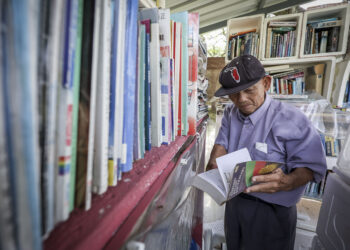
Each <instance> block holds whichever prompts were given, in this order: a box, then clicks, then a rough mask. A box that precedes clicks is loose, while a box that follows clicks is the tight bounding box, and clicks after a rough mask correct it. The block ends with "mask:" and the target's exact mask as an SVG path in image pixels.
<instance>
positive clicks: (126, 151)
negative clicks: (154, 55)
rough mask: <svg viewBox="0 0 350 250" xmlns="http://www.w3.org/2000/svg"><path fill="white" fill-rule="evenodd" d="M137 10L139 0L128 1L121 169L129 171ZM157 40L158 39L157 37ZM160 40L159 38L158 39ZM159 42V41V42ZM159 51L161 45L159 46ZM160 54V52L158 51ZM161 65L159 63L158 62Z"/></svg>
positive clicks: (131, 144)
mask: <svg viewBox="0 0 350 250" xmlns="http://www.w3.org/2000/svg"><path fill="white" fill-rule="evenodd" d="M137 11H138V0H128V1H127V12H126V17H127V19H126V31H125V35H126V36H125V61H124V63H125V81H124V84H125V85H124V124H123V125H124V128H123V155H122V158H121V171H122V172H123V173H124V172H129V171H130V170H131V169H132V162H133V143H134V140H133V139H134V137H133V133H134V130H133V129H131V128H133V126H134V118H135V117H134V112H135V98H136V95H135V90H136V88H135V87H136V84H137V79H136V74H137V71H136V60H135V58H136V57H137ZM156 40H157V39H156ZM158 42H159V40H158ZM158 44H159V43H158ZM158 52H159V46H158ZM158 54H159V53H158ZM158 67H159V64H158Z"/></svg>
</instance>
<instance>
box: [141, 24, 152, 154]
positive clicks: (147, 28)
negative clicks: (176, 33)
mask: <svg viewBox="0 0 350 250" xmlns="http://www.w3.org/2000/svg"><path fill="white" fill-rule="evenodd" d="M141 26H144V27H145V54H144V56H145V57H144V58H145V79H144V86H145V96H144V97H145V103H144V105H145V123H144V126H145V150H151V148H152V143H151V142H152V137H151V134H152V126H151V69H150V39H151V21H150V20H149V19H148V20H143V21H141Z"/></svg>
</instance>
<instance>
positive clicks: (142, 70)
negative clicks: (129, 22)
mask: <svg viewBox="0 0 350 250" xmlns="http://www.w3.org/2000/svg"><path fill="white" fill-rule="evenodd" d="M145 58H146V27H145V25H142V24H139V47H138V63H139V64H138V77H139V88H138V98H139V106H138V114H139V156H140V158H143V157H144V154H145V117H146V107H145V77H146V62H145Z"/></svg>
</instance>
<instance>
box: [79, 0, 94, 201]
mask: <svg viewBox="0 0 350 250" xmlns="http://www.w3.org/2000/svg"><path fill="white" fill-rule="evenodd" d="M94 10H95V1H94V0H87V1H85V2H84V8H83V16H84V18H83V30H82V41H84V42H83V43H82V47H81V66H80V67H81V71H80V93H79V94H80V96H79V112H78V128H79V129H78V140H77V165H76V182H75V184H76V186H75V207H81V206H83V205H84V204H85V193H86V178H87V177H86V175H87V166H88V145H89V124H90V101H91V71H92V70H91V67H92V45H93V28H94Z"/></svg>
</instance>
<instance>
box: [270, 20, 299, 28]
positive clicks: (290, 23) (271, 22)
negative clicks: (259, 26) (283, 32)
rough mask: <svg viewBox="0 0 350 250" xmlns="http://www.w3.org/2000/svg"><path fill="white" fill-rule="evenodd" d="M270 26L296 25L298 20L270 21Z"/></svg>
mask: <svg viewBox="0 0 350 250" xmlns="http://www.w3.org/2000/svg"><path fill="white" fill-rule="evenodd" d="M269 26H270V27H296V26H297V22H294V21H270V23H269Z"/></svg>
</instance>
